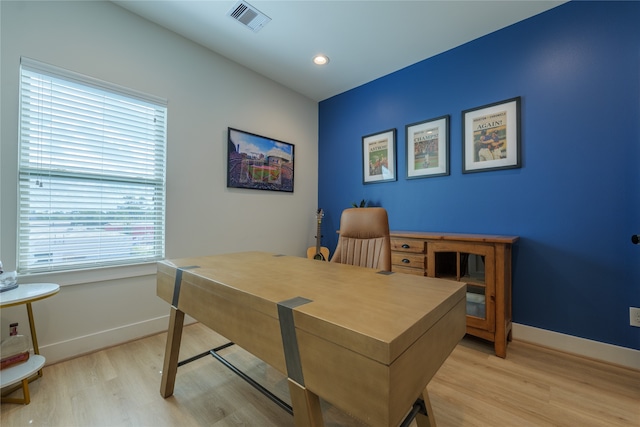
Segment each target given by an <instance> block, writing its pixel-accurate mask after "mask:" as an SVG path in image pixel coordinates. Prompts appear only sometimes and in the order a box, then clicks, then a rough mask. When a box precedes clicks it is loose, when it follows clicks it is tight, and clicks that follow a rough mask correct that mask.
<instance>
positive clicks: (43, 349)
mask: <svg viewBox="0 0 640 427" xmlns="http://www.w3.org/2000/svg"><path fill="white" fill-rule="evenodd" d="M194 321H195V320H194V319H192V318H191V317H189V316H186V317H185V321H184V323H185V325H187V324H190V323H192V322H194ZM168 324H169V316H168V315H167V316H160V317H156V318H155V319H149V320H145V321H144V322H139V323H133V324H130V325H125V326H122V327H119V328H114V329H109V330H105V331H101V332H97V333H95V334H91V335H85V336H82V337H77V338H73V339H71V340H67V341H62V342H57V343H54V344H49V345H43V346H40V354H42V355H43V356H44V357H45V358H46V359H47V362H46V364H47V365H51V364H53V363H57V362H61V361H63V360H67V359H72V358H74V357H78V356H81V355H83V354H88V353H92V352H94V351H98V350H102V349H105V348H108V347H113V346H115V345H119V344H123V343H126V342H128V341H133V340H137V339H140V338H142V337H146V336H149V335H154V334H157V333H160V332H166V330H167V326H168Z"/></svg>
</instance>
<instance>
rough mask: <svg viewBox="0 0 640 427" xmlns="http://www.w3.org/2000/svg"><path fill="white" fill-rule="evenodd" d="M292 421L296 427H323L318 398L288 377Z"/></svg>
mask: <svg viewBox="0 0 640 427" xmlns="http://www.w3.org/2000/svg"><path fill="white" fill-rule="evenodd" d="M288 383H289V393H290V394H291V406H292V407H293V422H294V424H295V426H296V427H323V426H324V421H323V419H322V409H321V408H320V398H319V397H318V396H317V395H315V394H314V393H311V392H310V391H309V390H307V389H306V388H305V387H303V386H301V385H300V384H298V383H297V382H295V381H293V380H292V379H291V378H289V379H288Z"/></svg>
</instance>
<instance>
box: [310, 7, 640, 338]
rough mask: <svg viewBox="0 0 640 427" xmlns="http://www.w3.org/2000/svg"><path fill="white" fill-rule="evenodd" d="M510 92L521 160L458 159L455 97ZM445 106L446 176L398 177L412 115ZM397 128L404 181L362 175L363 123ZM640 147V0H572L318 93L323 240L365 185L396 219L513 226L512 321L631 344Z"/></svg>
mask: <svg viewBox="0 0 640 427" xmlns="http://www.w3.org/2000/svg"><path fill="white" fill-rule="evenodd" d="M398 48H401V46H399V47H398ZM362 66H363V67H366V64H362ZM516 96H520V97H521V99H522V104H521V108H522V109H521V118H522V123H521V132H522V167H521V168H518V169H509V170H499V171H490V172H489V171H487V172H479V173H471V174H463V173H462V111H463V110H466V109H470V108H475V107H478V106H482V105H485V104H489V103H493V102H496V101H501V100H505V99H508V98H513V97H516ZM445 114H449V115H450V116H451V121H450V175H449V176H444V177H433V178H422V179H412V180H407V179H406V173H407V167H406V140H405V125H406V124H410V123H415V122H418V121H422V120H426V119H430V118H435V117H439V116H442V115H445ZM390 128H396V129H397V160H398V162H397V175H398V180H397V181H396V182H387V183H376V184H366V185H365V184H363V182H362V181H363V179H362V166H361V165H362V160H361V159H362V148H361V147H362V136H364V135H369V134H372V133H376V132H378V131H384V130H387V129H390ZM639 147H640V2H635V1H634V2H570V3H566V4H563V5H561V6H559V7H557V8H554V9H552V10H550V11H548V12H545V13H543V14H540V15H537V16H535V17H532V18H530V19H528V20H525V21H522V22H520V23H517V24H515V25H512V26H510V27H507V28H505V29H502V30H500V31H497V32H494V33H492V34H489V35H487V36H485V37H482V38H480V39H477V40H474V41H472V42H469V43H467V44H464V45H462V46H460V47H457V48H455V49H452V50H450V51H447V52H445V53H442V54H440V55H438V56H436V57H433V58H430V59H427V60H424V61H422V62H419V63H417V64H414V65H412V66H410V67H407V68H405V69H402V70H400V71H397V72H395V73H393V74H390V75H387V76H385V77H382V78H380V79H378V80H375V81H373V82H370V83H368V84H365V85H363V86H360V87H358V88H355V89H353V90H350V91H348V92H345V93H342V94H340V95H337V96H335V97H332V98H329V99H327V100H325V101H322V102H321V103H320V108H319V174H320V176H319V195H318V198H319V200H318V206H319V207H321V208H323V209H324V210H325V217H324V221H323V229H324V240H323V245H324V246H327V247H329V248H330V249H331V250H332V252H333V249H334V248H335V245H336V243H337V235H336V233H335V232H334V231H335V230H337V229H338V228H339V224H340V213H341V212H342V210H343V209H344V208H347V207H350V205H351V203H352V202H357V201H360V200H361V199H366V200H368V201H370V202H371V203H372V204H373V205H376V206H383V207H385V208H386V209H387V210H388V212H389V222H390V227H391V229H392V230H416V231H439V232H462V233H479V234H503V235H516V236H520V240H519V242H518V243H517V244H516V246H515V248H514V254H513V320H514V322H516V323H520V324H524V325H530V326H533V327H537V328H542V329H546V330H550V331H555V332H560V333H563V334H569V335H573V336H577V337H582V338H587V339H591V340H595V341H599V342H604V343H610V344H614V345H619V346H623V347H628V348H633V349H640V328H635V327H632V326H630V325H629V306H635V307H640V245H633V244H632V243H631V235H632V234H640V194H639V189H640V173H639V171H638V169H639V166H640V157H639V156H640V149H639Z"/></svg>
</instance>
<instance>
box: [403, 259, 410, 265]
mask: <svg viewBox="0 0 640 427" xmlns="http://www.w3.org/2000/svg"><path fill="white" fill-rule="evenodd" d="M402 262H404V263H405V264H409V263H410V262H411V261H409V260H408V259H406V258H404V259H403V260H402Z"/></svg>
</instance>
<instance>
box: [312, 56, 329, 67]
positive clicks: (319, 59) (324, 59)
mask: <svg viewBox="0 0 640 427" xmlns="http://www.w3.org/2000/svg"><path fill="white" fill-rule="evenodd" d="M313 63H314V64H316V65H326V64H328V63H329V57H328V56H326V55H316V56H314V57H313Z"/></svg>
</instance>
